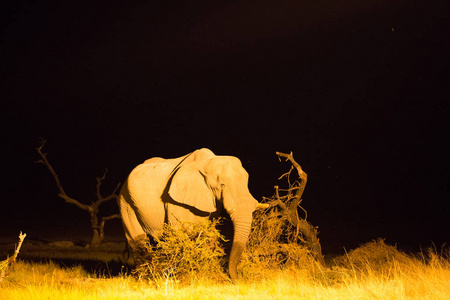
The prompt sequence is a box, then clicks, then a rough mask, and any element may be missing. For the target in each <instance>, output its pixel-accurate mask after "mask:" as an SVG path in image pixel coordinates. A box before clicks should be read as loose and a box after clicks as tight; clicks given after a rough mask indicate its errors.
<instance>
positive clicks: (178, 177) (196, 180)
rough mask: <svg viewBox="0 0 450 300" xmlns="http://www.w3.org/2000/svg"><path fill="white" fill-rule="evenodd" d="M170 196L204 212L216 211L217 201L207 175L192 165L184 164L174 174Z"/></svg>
mask: <svg viewBox="0 0 450 300" xmlns="http://www.w3.org/2000/svg"><path fill="white" fill-rule="evenodd" d="M169 196H170V197H171V198H172V199H173V200H175V201H176V202H178V203H181V204H186V205H189V206H192V207H195V208H197V209H198V210H201V211H204V212H215V211H216V210H217V208H216V201H215V198H214V195H213V193H212V191H211V189H210V188H209V187H208V186H207V185H206V182H205V177H204V176H203V175H202V173H200V171H199V170H198V169H197V168H195V167H193V166H191V165H185V166H182V167H181V168H180V169H178V170H177V172H176V173H175V174H174V175H173V178H172V182H171V183H170V187H169Z"/></svg>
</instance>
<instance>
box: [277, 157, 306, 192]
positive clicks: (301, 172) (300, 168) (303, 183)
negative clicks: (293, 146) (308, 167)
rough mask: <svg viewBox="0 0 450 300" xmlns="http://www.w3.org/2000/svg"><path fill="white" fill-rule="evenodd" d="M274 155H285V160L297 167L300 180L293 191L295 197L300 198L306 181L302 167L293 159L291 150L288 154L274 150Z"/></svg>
mask: <svg viewBox="0 0 450 300" xmlns="http://www.w3.org/2000/svg"><path fill="white" fill-rule="evenodd" d="M276 155H278V156H280V157H285V158H286V161H287V160H289V161H290V162H291V163H292V165H293V166H294V167H295V168H296V169H297V173H298V176H299V177H300V182H299V189H298V190H297V192H296V193H295V197H296V198H298V199H301V198H302V195H303V192H304V191H305V186H306V182H307V181H308V175H307V174H306V173H305V172H304V171H303V170H302V167H301V166H300V165H299V164H298V163H297V162H296V161H295V159H294V156H293V154H292V151H291V153H289V154H286V153H281V152H276ZM289 173H290V171H289Z"/></svg>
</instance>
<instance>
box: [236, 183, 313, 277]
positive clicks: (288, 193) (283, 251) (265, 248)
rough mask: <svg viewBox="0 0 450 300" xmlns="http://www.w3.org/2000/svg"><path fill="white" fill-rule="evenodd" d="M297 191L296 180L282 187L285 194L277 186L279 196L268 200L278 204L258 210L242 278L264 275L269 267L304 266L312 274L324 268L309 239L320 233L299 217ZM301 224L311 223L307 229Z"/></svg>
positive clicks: (288, 267) (244, 261) (298, 267)
mask: <svg viewBox="0 0 450 300" xmlns="http://www.w3.org/2000/svg"><path fill="white" fill-rule="evenodd" d="M295 190H296V183H294V184H293V185H291V186H290V188H289V189H286V190H281V191H282V192H285V194H284V195H280V194H279V190H278V189H276V193H275V195H274V196H272V197H271V198H266V199H265V200H266V202H268V203H272V204H273V203H278V205H274V206H271V208H269V209H268V210H266V211H256V212H255V213H254V215H253V216H254V218H253V223H252V231H251V233H250V237H249V242H248V247H247V249H246V251H245V253H244V256H243V260H242V262H241V266H240V269H241V270H242V271H241V272H242V277H244V278H255V277H256V278H260V277H264V276H265V273H267V272H266V271H268V270H287V269H297V270H299V269H301V270H303V271H306V272H307V273H310V274H313V273H315V272H317V271H320V268H321V264H320V263H319V262H318V261H317V260H316V256H315V255H314V253H313V251H311V248H310V246H311V244H310V243H309V242H308V241H307V240H311V235H314V234H316V233H317V232H315V231H314V228H313V227H312V226H311V225H310V224H309V223H308V222H307V221H306V220H305V219H301V218H300V217H299V216H298V212H297V209H299V203H300V201H299V199H298V198H296V197H295V194H294V193H293V191H295ZM280 203H281V207H280V206H279V204H280ZM301 224H307V230H302V228H301ZM303 229H304V228H303ZM308 234H309V236H306V235H308ZM317 242H318V240H317ZM320 254H321V253H320ZM267 274H268V273H267Z"/></svg>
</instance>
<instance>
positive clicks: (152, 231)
mask: <svg viewBox="0 0 450 300" xmlns="http://www.w3.org/2000/svg"><path fill="white" fill-rule="evenodd" d="M118 203H119V207H120V213H121V216H122V222H123V227H124V231H125V236H126V238H127V240H128V244H129V245H130V248H131V251H132V252H133V255H134V257H135V260H136V261H138V259H139V256H140V255H141V254H142V248H140V247H141V246H140V245H143V244H145V243H146V242H147V241H148V240H149V239H148V236H151V237H153V238H157V237H159V235H160V234H161V231H162V228H163V225H164V224H165V223H167V224H170V226H173V227H174V228H179V227H180V224H181V223H183V222H198V221H201V220H205V218H210V216H211V215H218V213H220V211H219V210H220V208H221V207H224V208H225V210H226V212H227V213H228V214H229V215H230V218H231V221H232V223H233V227H234V238H233V243H232V247H231V252H230V256H229V263H228V273H229V276H230V278H231V279H232V280H235V279H237V278H238V275H237V265H238V262H239V259H240V257H241V254H242V252H243V251H244V249H245V246H246V243H247V241H248V236H249V234H250V227H251V223H252V214H253V212H254V211H255V210H256V209H257V208H266V207H267V206H268V205H264V204H259V203H258V202H257V201H256V200H255V198H253V196H252V195H251V194H250V191H249V190H248V173H247V172H246V170H245V169H244V168H243V167H242V164H241V162H240V160H239V159H238V158H236V157H233V156H218V155H215V154H214V153H213V152H212V151H211V150H209V149H206V148H202V149H199V150H195V151H194V152H192V153H189V154H187V155H185V156H182V157H178V158H173V159H163V158H161V157H154V158H151V159H148V160H146V161H145V162H144V163H142V164H140V165H138V166H137V167H136V168H134V169H133V171H132V172H131V173H130V175H129V176H128V178H127V180H126V182H125V183H124V185H123V187H122V189H121V191H120V195H119V200H118ZM147 254H148V252H147Z"/></svg>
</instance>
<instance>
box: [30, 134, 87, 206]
mask: <svg viewBox="0 0 450 300" xmlns="http://www.w3.org/2000/svg"><path fill="white" fill-rule="evenodd" d="M46 142H47V141H46V140H44V139H42V138H41V140H40V145H39V147H36V151H37V152H38V154H39V155H40V156H41V158H42V159H40V160H39V161H37V162H38V163H42V164H44V165H45V166H47V168H48V170H49V171H50V173H51V174H52V175H53V179H54V180H55V183H56V187H57V188H58V190H59V194H58V196H59V197H60V198H62V199H64V201H66V202H67V203H70V204H73V205H75V206H77V207H78V208H81V209H83V210H87V211H89V210H90V209H91V208H90V206H89V205H85V204H82V203H80V202H79V201H78V200H76V199H73V198H71V197H69V196H67V194H66V192H65V191H64V188H63V187H62V185H61V182H60V181H59V177H58V174H56V172H55V170H54V169H53V167H52V165H51V164H50V162H49V161H48V159H47V153H43V152H42V149H43V148H44V145H45V143H46Z"/></svg>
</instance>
